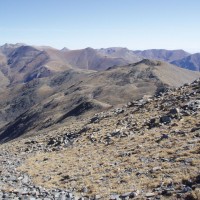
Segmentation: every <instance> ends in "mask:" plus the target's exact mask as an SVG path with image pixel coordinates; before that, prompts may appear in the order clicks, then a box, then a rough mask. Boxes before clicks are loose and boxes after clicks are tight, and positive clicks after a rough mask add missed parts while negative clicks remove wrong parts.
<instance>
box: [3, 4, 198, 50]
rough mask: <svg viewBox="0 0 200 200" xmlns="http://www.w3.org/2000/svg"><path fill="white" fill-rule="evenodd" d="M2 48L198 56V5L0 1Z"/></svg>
mask: <svg viewBox="0 0 200 200" xmlns="http://www.w3.org/2000/svg"><path fill="white" fill-rule="evenodd" d="M0 7H1V12H0V19H1V20H0V44H1V45H3V44H4V43H26V44H30V45H48V46H53V47H56V48H63V47H67V48H69V49H80V48H85V47H93V48H101V47H102V48H105V47H114V46H115V47H116V46H120V47H128V48H129V49H133V50H136V49H152V48H154V49H155V48H156V49H158V48H165V49H185V50H188V51H190V52H197V51H200V11H199V9H200V0H190V1H189V0H30V1H28V0H0Z"/></svg>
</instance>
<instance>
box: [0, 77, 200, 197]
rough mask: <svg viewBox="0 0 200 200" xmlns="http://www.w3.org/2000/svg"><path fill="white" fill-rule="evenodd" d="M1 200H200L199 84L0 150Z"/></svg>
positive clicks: (73, 121) (17, 142)
mask: <svg viewBox="0 0 200 200" xmlns="http://www.w3.org/2000/svg"><path fill="white" fill-rule="evenodd" d="M0 162H1V166H0V173H1V177H0V199H31V200H35V199H45V200H50V199H57V200H58V199H59V200H65V199H66V200H72V199H77V200H78V199H81V200H84V199H112V200H118V199H119V200H120V199H188V200H189V199H191V200H198V199H200V80H197V81H195V82H193V83H192V84H186V85H184V86H182V87H180V88H177V89H169V90H167V91H165V92H163V93H160V94H157V95H156V96H154V97H144V98H143V99H141V100H139V101H134V102H129V103H127V105H124V106H122V107H121V108H115V109H112V110H108V111H106V112H102V113H98V114H96V115H94V116H92V117H90V118H87V119H83V120H79V121H77V122H76V121H75V120H73V119H71V121H70V123H68V124H66V125H65V126H62V127H58V128H57V130H56V131H55V130H48V131H46V132H41V133H38V135H37V136H34V137H27V138H22V139H18V140H15V141H12V142H9V143H6V144H2V145H1V146H0Z"/></svg>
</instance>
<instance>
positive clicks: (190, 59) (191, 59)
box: [172, 53, 200, 71]
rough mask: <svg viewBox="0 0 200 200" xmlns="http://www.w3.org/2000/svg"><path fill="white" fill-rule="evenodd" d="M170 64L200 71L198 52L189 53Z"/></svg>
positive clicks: (199, 54)
mask: <svg viewBox="0 0 200 200" xmlns="http://www.w3.org/2000/svg"><path fill="white" fill-rule="evenodd" d="M172 64H174V65H177V66H179V67H182V68H186V69H189V70H193V71H200V53H196V54H192V55H189V56H187V57H185V58H183V59H179V60H175V61H173V62H172Z"/></svg>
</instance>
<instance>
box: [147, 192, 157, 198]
mask: <svg viewBox="0 0 200 200" xmlns="http://www.w3.org/2000/svg"><path fill="white" fill-rule="evenodd" d="M155 195H156V194H155V193H150V192H149V193H146V194H145V197H147V198H150V197H154V196H155Z"/></svg>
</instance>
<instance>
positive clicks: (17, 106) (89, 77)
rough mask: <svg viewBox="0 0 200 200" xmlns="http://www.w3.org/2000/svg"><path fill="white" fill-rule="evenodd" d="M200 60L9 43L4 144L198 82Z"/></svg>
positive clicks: (0, 113) (0, 67)
mask: <svg viewBox="0 0 200 200" xmlns="http://www.w3.org/2000/svg"><path fill="white" fill-rule="evenodd" d="M199 56H200V55H199V54H192V55H191V54H189V53H187V52H185V51H183V50H174V51H171V50H156V49H152V50H145V51H132V50H129V49H127V48H121V47H113V48H106V49H103V48H102V49H92V48H86V49H80V50H69V49H67V48H64V49H61V50H57V49H55V48H52V47H48V46H40V47H38V46H28V45H25V44H20V43H19V44H5V45H3V46H1V47H0V78H1V83H0V91H1V96H0V127H1V130H0V140H9V139H13V138H16V137H18V136H19V135H23V134H24V133H27V132H30V131H32V132H34V131H36V130H37V131H39V130H41V129H43V128H47V127H53V126H54V125H58V124H60V123H63V122H64V123H65V122H66V121H68V120H70V119H76V118H77V117H78V118H82V119H83V118H84V116H88V115H90V114H93V113H96V112H100V111H102V110H105V109H109V108H111V107H115V106H118V105H121V104H123V103H126V102H128V101H131V100H136V99H139V98H142V97H143V96H144V95H153V94H155V93H156V92H159V91H161V90H164V89H166V88H168V87H178V86H181V85H183V84H184V83H187V82H192V81H193V80H195V79H196V78H198V77H199V75H200V73H199V72H195V71H191V70H187V69H192V70H196V71H198V60H199V59H198V58H199ZM188 62H190V64H187V63H188ZM170 63H174V64H176V65H179V63H181V66H182V68H187V69H182V68H181V67H177V66H175V65H172V64H170ZM182 63H183V64H182ZM192 63H193V64H192ZM195 66H196V67H195Z"/></svg>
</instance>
